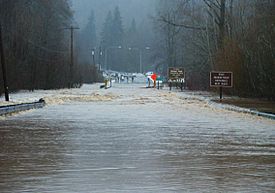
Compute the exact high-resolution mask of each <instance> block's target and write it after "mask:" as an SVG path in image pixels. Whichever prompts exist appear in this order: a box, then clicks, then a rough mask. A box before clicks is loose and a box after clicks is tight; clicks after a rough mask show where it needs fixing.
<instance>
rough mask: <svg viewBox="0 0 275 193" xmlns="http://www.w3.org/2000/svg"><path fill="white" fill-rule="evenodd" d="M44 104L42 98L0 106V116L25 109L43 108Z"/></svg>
mask: <svg viewBox="0 0 275 193" xmlns="http://www.w3.org/2000/svg"><path fill="white" fill-rule="evenodd" d="M45 105H46V103H45V101H44V100H43V99H40V100H39V101H37V102H33V103H22V104H16V105H8V106H0V116H6V115H9V114H12V113H18V112H21V111H27V110H30V109H39V108H43V107H44V106H45Z"/></svg>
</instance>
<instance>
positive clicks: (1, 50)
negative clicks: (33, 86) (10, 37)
mask: <svg viewBox="0 0 275 193" xmlns="http://www.w3.org/2000/svg"><path fill="white" fill-rule="evenodd" d="M0 55H1V64H2V73H3V82H4V91H5V99H6V101H9V100H10V99H9V90H8V83H7V73H6V64H5V56H4V46H3V40H2V26H1V24H0Z"/></svg>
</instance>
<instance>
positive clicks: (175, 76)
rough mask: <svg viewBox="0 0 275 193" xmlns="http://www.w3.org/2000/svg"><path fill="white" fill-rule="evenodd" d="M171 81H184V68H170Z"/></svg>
mask: <svg viewBox="0 0 275 193" xmlns="http://www.w3.org/2000/svg"><path fill="white" fill-rule="evenodd" d="M168 76H169V80H179V79H184V76H185V74H184V69H183V68H169V72H168Z"/></svg>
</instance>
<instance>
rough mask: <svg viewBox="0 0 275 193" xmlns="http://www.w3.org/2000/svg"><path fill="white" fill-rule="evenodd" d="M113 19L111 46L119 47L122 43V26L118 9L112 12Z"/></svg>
mask: <svg viewBox="0 0 275 193" xmlns="http://www.w3.org/2000/svg"><path fill="white" fill-rule="evenodd" d="M113 15H114V18H113V25H112V32H113V45H114V46H121V45H122V43H123V34H124V30H123V25H122V18H121V14H120V10H119V8H118V7H116V8H115V10H114V14H113Z"/></svg>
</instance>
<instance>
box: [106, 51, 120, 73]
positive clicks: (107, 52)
mask: <svg viewBox="0 0 275 193" xmlns="http://www.w3.org/2000/svg"><path fill="white" fill-rule="evenodd" d="M109 49H122V46H110V47H107V48H106V49H105V68H106V70H108V67H109V66H108V50H109Z"/></svg>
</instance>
